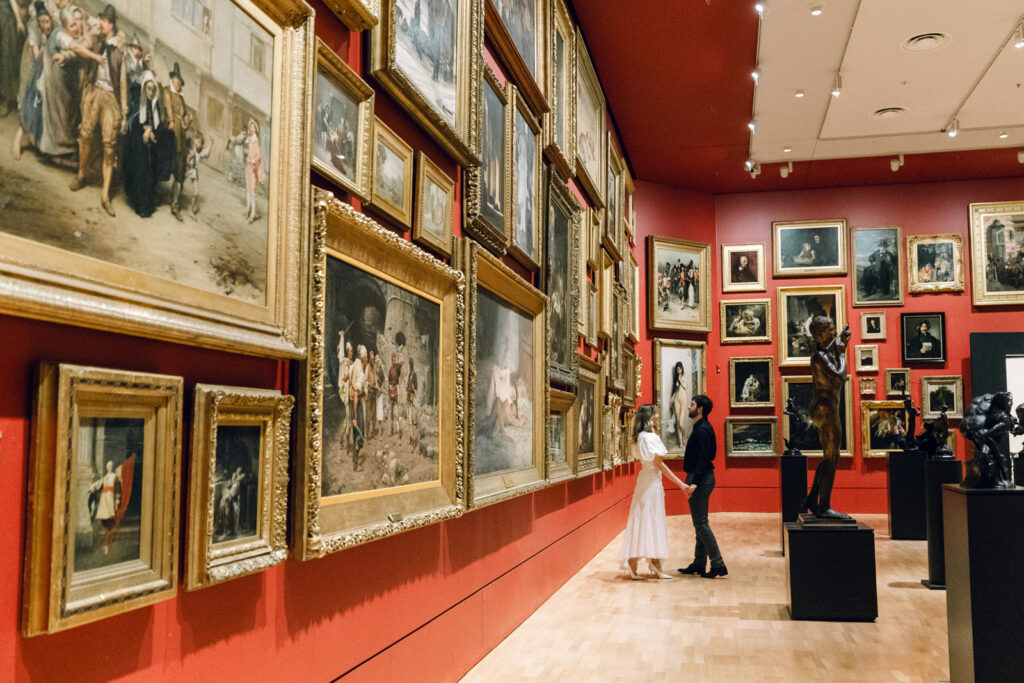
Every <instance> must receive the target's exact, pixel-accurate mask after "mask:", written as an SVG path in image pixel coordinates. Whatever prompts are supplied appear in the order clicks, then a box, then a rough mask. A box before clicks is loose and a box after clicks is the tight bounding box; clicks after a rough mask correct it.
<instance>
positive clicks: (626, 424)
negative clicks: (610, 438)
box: [621, 410, 639, 464]
mask: <svg viewBox="0 0 1024 683" xmlns="http://www.w3.org/2000/svg"><path fill="white" fill-rule="evenodd" d="M635 428H636V411H635V410H630V411H629V412H627V413H625V414H623V416H622V437H621V442H622V444H621V448H622V460H623V462H625V463H627V464H628V463H631V462H634V461H635V460H638V459H639V457H638V456H639V454H638V453H637V452H636V450H635V449H634V448H633V444H634V443H636V442H635V441H633V430H634V429H635Z"/></svg>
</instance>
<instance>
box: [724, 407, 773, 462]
mask: <svg viewBox="0 0 1024 683" xmlns="http://www.w3.org/2000/svg"><path fill="white" fill-rule="evenodd" d="M759 426H760V427H761V428H760V429H758V427H759ZM764 427H767V429H768V434H767V438H765V434H764ZM725 455H726V457H729V458H774V457H777V456H778V455H779V418H777V417H775V416H774V415H772V416H770V417H762V416H750V417H734V416H732V415H730V416H729V417H726V418H725Z"/></svg>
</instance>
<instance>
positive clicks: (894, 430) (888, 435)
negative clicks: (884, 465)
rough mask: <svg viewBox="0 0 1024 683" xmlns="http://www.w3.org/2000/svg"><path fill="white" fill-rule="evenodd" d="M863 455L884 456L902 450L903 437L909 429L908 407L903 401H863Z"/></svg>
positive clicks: (861, 419) (868, 456) (866, 456)
mask: <svg viewBox="0 0 1024 683" xmlns="http://www.w3.org/2000/svg"><path fill="white" fill-rule="evenodd" d="M860 428H861V436H860V438H861V442H860V447H861V455H862V456H863V457H865V458H884V457H885V456H887V455H889V454H890V453H893V452H896V451H901V450H903V447H902V446H901V445H900V444H901V441H902V439H901V437H902V436H903V435H904V434H906V430H907V409H906V408H905V407H904V405H903V401H861V403H860Z"/></svg>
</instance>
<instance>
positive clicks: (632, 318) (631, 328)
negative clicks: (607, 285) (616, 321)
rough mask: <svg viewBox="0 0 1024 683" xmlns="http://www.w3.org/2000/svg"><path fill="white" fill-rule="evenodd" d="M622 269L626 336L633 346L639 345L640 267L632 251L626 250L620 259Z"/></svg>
mask: <svg viewBox="0 0 1024 683" xmlns="http://www.w3.org/2000/svg"><path fill="white" fill-rule="evenodd" d="M622 267H623V270H625V276H624V277H623V278H622V280H623V282H622V285H623V287H625V288H626V299H627V303H628V305H629V317H628V324H627V326H626V334H627V335H628V336H629V338H630V340H632V342H633V343H634V344H638V343H640V300H639V299H640V265H639V264H638V263H637V261H636V256H633V250H632V249H627V250H626V254H625V257H624V258H623V259H622Z"/></svg>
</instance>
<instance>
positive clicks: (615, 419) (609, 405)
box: [601, 394, 626, 472]
mask: <svg viewBox="0 0 1024 683" xmlns="http://www.w3.org/2000/svg"><path fill="white" fill-rule="evenodd" d="M601 415H602V419H601V422H602V425H601V432H602V434H601V443H603V444H604V445H605V447H604V450H603V452H602V454H601V455H602V458H601V468H602V469H603V470H604V471H605V472H608V471H610V470H612V469H614V468H616V467H618V466H619V465H624V464H626V458H625V457H623V453H622V444H621V439H622V397H621V396H619V395H618V394H608V400H607V402H606V403H605V404H604V408H603V409H602V414H601Z"/></svg>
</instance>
